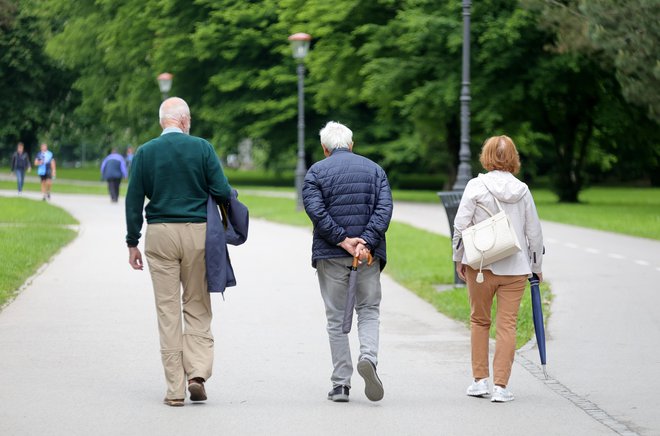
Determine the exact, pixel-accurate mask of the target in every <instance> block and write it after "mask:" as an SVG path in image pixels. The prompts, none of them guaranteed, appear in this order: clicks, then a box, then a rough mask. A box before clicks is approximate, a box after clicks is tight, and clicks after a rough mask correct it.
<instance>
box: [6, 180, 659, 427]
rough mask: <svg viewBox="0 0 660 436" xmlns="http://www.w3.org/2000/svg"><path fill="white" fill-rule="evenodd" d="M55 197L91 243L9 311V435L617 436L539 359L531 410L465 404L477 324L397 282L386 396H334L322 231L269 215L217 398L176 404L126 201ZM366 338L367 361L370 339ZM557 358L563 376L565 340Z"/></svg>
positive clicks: (221, 348)
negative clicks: (127, 240) (472, 327)
mask: <svg viewBox="0 0 660 436" xmlns="http://www.w3.org/2000/svg"><path fill="white" fill-rule="evenodd" d="M3 195H13V194H11V193H9V192H4V193H3ZM26 196H27V197H31V198H38V195H35V194H29V193H28V194H26ZM53 204H55V205H59V206H61V207H63V208H65V209H66V210H68V211H69V212H71V213H72V214H73V215H74V216H75V217H76V218H77V219H78V220H79V221H80V226H79V229H80V230H79V235H78V237H77V238H76V239H75V240H74V241H73V242H72V243H71V244H69V245H68V246H66V247H64V248H63V249H62V250H61V252H60V253H58V254H57V255H56V256H55V257H54V258H53V259H52V260H51V261H50V263H49V264H48V265H47V266H46V267H45V268H42V270H41V271H40V273H38V274H37V275H36V276H34V277H32V278H31V279H30V280H29V281H28V283H26V285H25V286H24V288H23V289H22V292H21V293H20V295H19V296H18V297H17V298H16V299H15V300H14V301H13V302H12V303H11V304H9V305H8V306H6V307H5V308H4V309H3V310H2V312H0V350H1V351H0V353H1V356H0V386H1V387H2V388H1V389H0V404H1V405H2V407H0V435H35V436H36V435H88V434H94V435H152V434H153V435H155V434H162V435H169V434H172V435H174V434H184V433H185V434H225V435H262V434H263V435H266V434H268V435H309V434H315V435H337V434H347V435H358V434H381V435H483V434H486V433H489V434H507V435H528V434H530V433H532V434H533V433H537V434H548V435H565V434H580V435H601V434H614V432H613V431H612V429H611V428H610V427H608V426H606V425H604V424H603V423H601V422H599V421H597V420H595V419H594V418H593V417H592V416H590V415H589V414H587V413H585V411H584V410H583V409H581V408H579V407H576V405H575V404H574V403H573V402H571V401H568V400H567V399H566V398H565V397H564V396H562V395H560V394H558V392H557V390H556V389H553V388H552V386H551V385H550V384H548V383H547V382H544V381H542V380H540V379H539V378H538V374H537V373H536V374H535V373H534V370H533V368H532V369H531V370H530V364H528V363H526V362H525V361H520V360H519V361H518V362H516V363H515V364H514V369H513V376H512V380H511V384H510V387H511V389H512V390H513V391H514V393H515V394H516V401H514V402H512V403H508V404H493V403H491V402H489V401H488V400H487V399H474V398H469V397H467V396H465V388H466V386H467V385H468V384H469V381H470V363H469V361H470V347H469V332H468V330H467V329H466V328H465V326H464V325H462V324H460V323H457V322H455V321H453V320H450V319H448V318H447V317H445V316H443V315H441V314H439V313H438V312H437V311H435V309H434V308H432V307H431V306H430V305H429V304H427V303H426V302H424V301H422V300H420V299H419V298H418V297H416V296H415V295H414V294H412V293H411V292H409V291H408V290H406V289H404V288H402V287H401V286H399V285H398V284H396V283H395V282H393V281H392V280H391V279H389V278H388V277H387V276H384V277H383V302H382V307H381V308H382V317H381V353H380V364H379V373H380V376H381V378H382V380H383V383H384V385H385V398H384V399H383V401H381V402H378V403H371V402H369V401H368V400H367V399H366V398H365V396H364V393H363V392H362V391H363V386H364V385H363V383H362V380H361V379H360V377H359V376H357V375H356V376H355V377H354V379H353V390H352V391H351V401H350V402H349V403H348V404H335V403H332V402H330V401H327V400H326V393H327V391H328V390H329V388H330V382H329V376H330V371H331V364H330V353H329V346H328V341H327V335H326V332H325V316H324V309H323V304H322V301H321V297H320V294H319V291H318V283H317V279H316V276H315V271H314V269H313V268H312V267H311V265H310V246H311V233H310V231H309V230H307V229H302V228H294V227H290V226H284V225H278V224H273V223H269V222H266V221H262V220H253V221H252V223H251V229H250V238H249V240H248V242H247V243H246V244H245V245H243V246H241V247H232V249H231V255H232V259H233V264H234V267H235V271H236V274H237V277H238V286H237V287H235V288H232V289H229V290H228V291H227V293H226V301H224V302H223V301H222V299H221V298H220V296H219V295H214V296H213V309H214V314H215V316H214V321H213V331H214V333H215V337H216V352H215V355H216V361H215V374H214V376H213V377H212V378H211V379H210V380H209V381H208V383H207V391H208V394H209V400H208V401H207V402H206V403H204V404H191V403H189V402H187V403H186V406H185V407H183V408H171V407H167V406H165V405H163V404H162V403H161V401H162V398H163V397H164V394H165V386H164V380H163V374H162V368H161V363H160V354H159V350H158V338H157V327H156V319H155V309H154V303H153V293H152V290H151V283H150V280H149V275H148V272H147V271H143V272H138V271H133V270H131V269H130V267H129V266H128V263H127V250H126V247H125V246H124V243H123V239H124V231H125V230H124V222H123V207H122V205H121V203H120V204H111V203H110V202H109V200H108V199H107V198H106V197H105V196H84V195H63V194H57V193H55V194H54V195H53ZM557 305H558V306H559V307H560V308H561V307H563V306H562V305H563V303H562V299H561V298H560V296H558V298H557ZM557 313H558V314H557V316H556V317H555V320H556V318H559V317H560V316H561V315H560V313H561V311H560V310H557ZM551 330H552V331H553V336H555V334H554V329H551ZM351 339H352V345H353V347H354V350H355V351H356V352H355V354H354V355H355V356H357V344H356V343H355V342H356V334H355V332H353V333H351ZM532 351H533V350H532ZM550 353H551V362H553V366H552V369H553V371H558V370H559V368H560V365H559V363H557V364H556V366H555V364H554V362H555V361H558V360H560V358H559V357H558V356H557V354H558V353H557V351H556V346H555V345H554V344H553V346H552V347H551V348H550ZM532 366H533V365H532ZM650 375H651V376H653V374H652V373H651V374H650ZM646 407H647V408H648V407H649V405H648V404H647V405H646Z"/></svg>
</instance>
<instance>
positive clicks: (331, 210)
mask: <svg viewBox="0 0 660 436" xmlns="http://www.w3.org/2000/svg"><path fill="white" fill-rule="evenodd" d="M303 203H304V205H305V211H306V212H307V215H309V218H310V219H311V220H312V223H313V224H314V241H313V243H312V266H314V267H316V261H317V260H319V259H330V258H335V257H346V256H350V254H348V253H347V252H346V251H345V250H344V249H343V248H341V247H339V246H337V244H339V243H340V242H342V241H343V240H344V239H345V238H347V237H351V238H352V237H357V236H359V237H361V238H362V239H364V240H365V241H366V242H367V247H368V248H369V249H370V250H371V253H372V255H374V256H375V257H377V258H379V259H380V267H381V269H382V268H384V267H385V263H386V262H387V252H386V247H385V232H386V231H387V228H388V227H389V225H390V219H391V218H392V193H391V191H390V185H389V183H388V181H387V175H386V174H385V171H383V169H382V168H381V167H380V166H378V165H377V164H376V163H374V162H372V161H370V160H369V159H367V158H366V157H363V156H360V155H357V154H354V153H352V152H351V151H349V150H347V149H336V150H334V151H333V152H332V154H331V155H330V157H327V158H325V159H323V160H322V161H319V162H317V163H315V164H314V165H312V167H311V168H310V169H309V171H307V175H306V176H305V182H304V184H303Z"/></svg>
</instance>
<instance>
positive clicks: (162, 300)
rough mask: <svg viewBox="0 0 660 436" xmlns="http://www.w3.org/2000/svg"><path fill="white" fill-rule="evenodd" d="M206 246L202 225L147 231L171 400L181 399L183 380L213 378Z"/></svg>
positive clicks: (158, 227) (155, 226)
mask: <svg viewBox="0 0 660 436" xmlns="http://www.w3.org/2000/svg"><path fill="white" fill-rule="evenodd" d="M205 242H206V223H162V224H149V225H148V226H147V236H146V242H145V255H146V257H147V261H148V263H149V271H150V272H151V280H152V282H153V287H154V295H155V299H156V311H157V315H158V332H159V334H160V352H161V358H162V361H163V367H164V369H165V380H166V382H167V396H166V398H169V399H179V398H185V396H186V395H185V394H186V380H189V379H191V378H195V377H201V378H203V379H204V380H208V378H209V377H211V371H212V367H213V335H212V333H211V318H212V312H211V299H210V297H209V293H208V291H207V283H206V262H205V259H204V247H205ZM182 286H183V293H182V292H181V287H182ZM182 315H183V316H182Z"/></svg>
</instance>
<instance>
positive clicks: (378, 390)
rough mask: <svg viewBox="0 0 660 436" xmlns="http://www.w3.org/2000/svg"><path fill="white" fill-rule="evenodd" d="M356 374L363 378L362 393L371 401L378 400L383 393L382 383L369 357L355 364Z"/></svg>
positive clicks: (381, 397)
mask: <svg viewBox="0 0 660 436" xmlns="http://www.w3.org/2000/svg"><path fill="white" fill-rule="evenodd" d="M357 370H358V374H360V376H362V378H363V379H364V394H365V395H366V396H367V398H369V399H370V400H371V401H380V400H382V399H383V396H384V395H385V391H383V383H382V382H381V381H380V378H378V374H377V373H376V365H374V364H373V363H372V362H371V360H369V359H362V360H360V361H359V362H358V365H357Z"/></svg>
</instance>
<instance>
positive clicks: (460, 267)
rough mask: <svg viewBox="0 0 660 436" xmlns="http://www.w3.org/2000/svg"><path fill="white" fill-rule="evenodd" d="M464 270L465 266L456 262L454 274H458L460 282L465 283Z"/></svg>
mask: <svg viewBox="0 0 660 436" xmlns="http://www.w3.org/2000/svg"><path fill="white" fill-rule="evenodd" d="M465 269H466V266H465V265H464V264H462V263H461V262H456V274H458V277H460V278H461V280H463V281H464V282H467V280H465Z"/></svg>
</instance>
